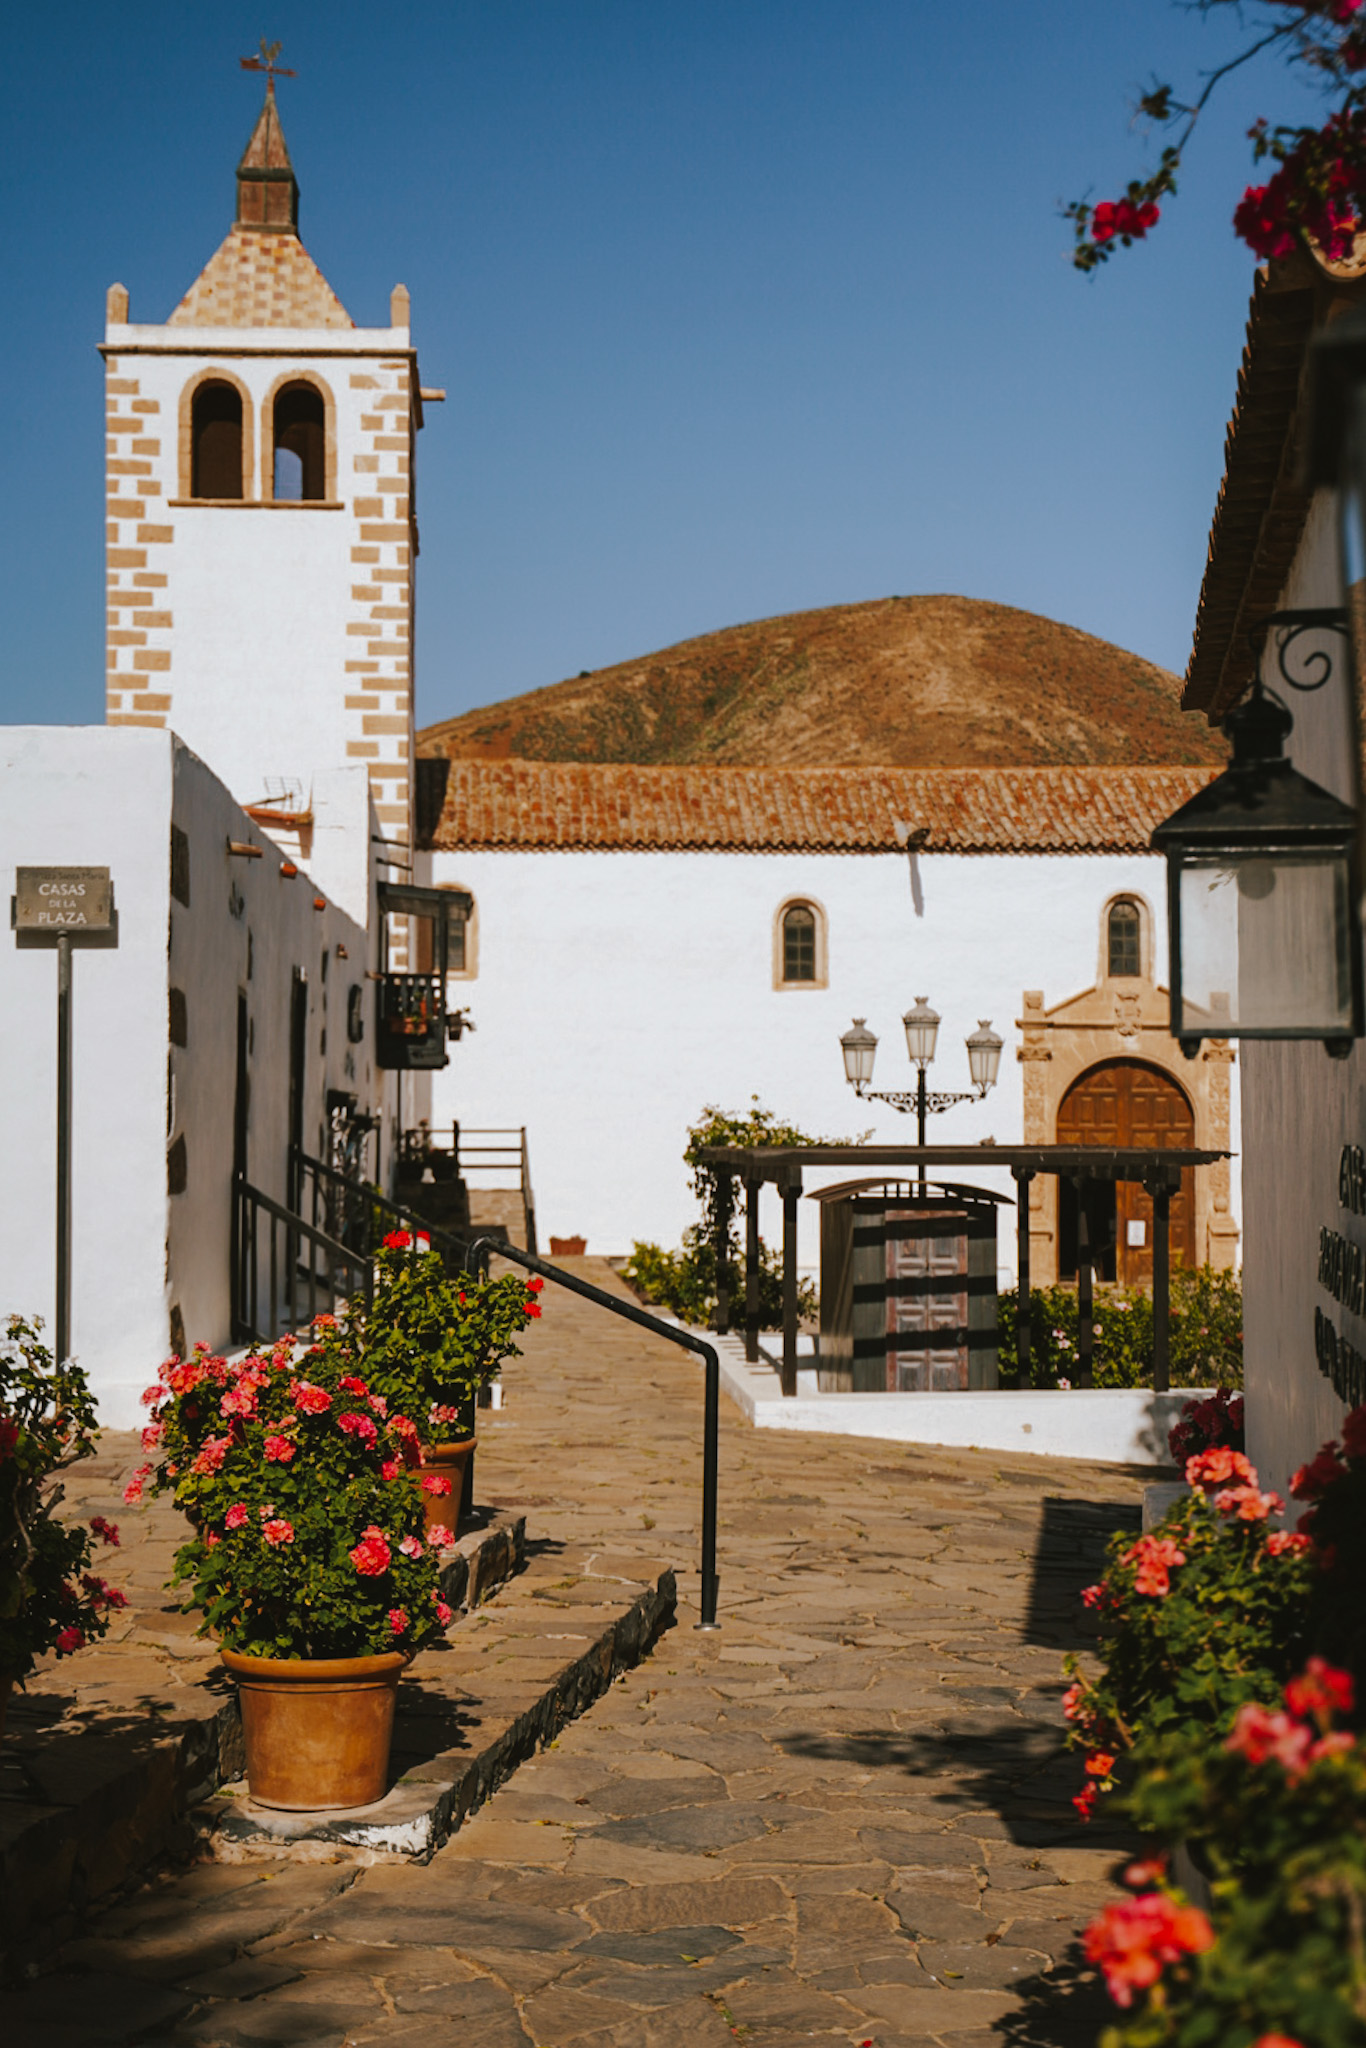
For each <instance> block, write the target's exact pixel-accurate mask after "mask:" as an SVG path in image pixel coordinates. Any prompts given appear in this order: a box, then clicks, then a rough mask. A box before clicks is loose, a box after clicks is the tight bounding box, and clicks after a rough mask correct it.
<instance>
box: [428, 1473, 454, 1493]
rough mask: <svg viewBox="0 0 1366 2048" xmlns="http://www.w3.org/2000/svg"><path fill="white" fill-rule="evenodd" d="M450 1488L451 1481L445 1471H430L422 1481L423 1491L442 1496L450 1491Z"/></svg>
mask: <svg viewBox="0 0 1366 2048" xmlns="http://www.w3.org/2000/svg"><path fill="white" fill-rule="evenodd" d="M450 1490H451V1482H450V1480H449V1479H448V1478H447V1477H446V1475H445V1473H444V1472H429V1473H428V1474H427V1476H426V1478H425V1479H424V1480H423V1482H422V1491H423V1492H424V1493H430V1494H435V1495H437V1496H441V1495H443V1494H447V1493H449V1492H450Z"/></svg>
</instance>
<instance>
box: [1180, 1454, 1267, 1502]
mask: <svg viewBox="0 0 1366 2048" xmlns="http://www.w3.org/2000/svg"><path fill="white" fill-rule="evenodd" d="M1230 1480H1236V1481H1238V1482H1239V1483H1240V1484H1241V1485H1245V1486H1255V1485H1256V1484H1257V1473H1256V1468H1255V1467H1254V1466H1252V1465H1250V1464H1249V1463H1248V1461H1247V1459H1246V1458H1245V1457H1244V1456H1243V1454H1242V1452H1241V1451H1234V1450H1230V1449H1229V1447H1228V1445H1227V1444H1220V1445H1219V1446H1217V1447H1216V1448H1215V1449H1214V1450H1212V1451H1197V1453H1196V1455H1195V1456H1194V1457H1193V1458H1187V1460H1186V1484H1187V1486H1203V1487H1204V1488H1205V1489H1206V1490H1207V1491H1208V1489H1209V1488H1210V1487H1212V1486H1227V1485H1228V1483H1229V1481H1230Z"/></svg>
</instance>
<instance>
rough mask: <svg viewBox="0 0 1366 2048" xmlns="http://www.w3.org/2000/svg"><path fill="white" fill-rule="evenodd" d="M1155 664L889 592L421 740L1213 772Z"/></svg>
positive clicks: (954, 602)
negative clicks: (1205, 769) (1205, 768)
mask: <svg viewBox="0 0 1366 2048" xmlns="http://www.w3.org/2000/svg"><path fill="white" fill-rule="evenodd" d="M1179 690H1180V684H1179V683H1178V681H1177V679H1176V677H1175V676H1173V675H1169V674H1168V673H1167V671H1166V670H1165V669H1160V668H1155V667H1154V666H1153V665H1152V663H1151V662H1147V661H1141V660H1140V659H1139V657H1138V656H1137V655H1136V654H1126V653H1125V652H1124V651H1123V649H1122V648H1119V647H1112V646H1111V645H1110V643H1109V642H1108V641H1106V640H1097V639H1095V638H1094V637H1093V636H1092V635H1091V634H1090V633H1082V632H1078V630H1077V629H1076V627H1074V626H1060V625H1058V624H1057V622H1056V621H1055V620H1053V619H1044V618H1039V617H1038V616H1037V615H1036V614H1035V613H1033V612H1021V611H1015V610H1014V609H1013V608H1012V607H1011V606H1009V605H1003V604H987V603H983V602H980V601H979V600H976V599H973V598H967V597H888V598H882V599H880V600H878V601H876V602H874V603H872V604H844V605H831V606H829V607H827V608H826V609H825V610H822V611H813V612H792V613H789V614H788V615H787V616H786V617H784V618H777V619H758V620H756V621H755V622H754V623H753V624H752V625H747V626H728V627H726V629H725V630H724V631H723V632H720V633H707V634H704V635H703V636H702V638H700V639H697V640H684V641H680V643H679V644H678V646H676V647H666V648H664V649H663V650H662V651H661V652H660V653H658V654H648V655H644V656H643V657H641V659H639V660H637V661H623V662H619V663H618V664H617V665H616V666H615V667H613V668H604V669H598V670H596V671H595V672H594V673H593V674H591V675H582V676H579V677H577V678H575V679H574V680H572V681H569V682H563V683H555V684H554V685H552V686H551V687H550V688H548V689H543V690H531V691H529V692H528V693H527V694H526V695H525V696H523V697H510V698H508V699H507V700H506V701H505V702H504V703H501V704H490V705H488V706H487V707H486V708H484V709H483V710H479V711H466V712H464V713H462V714H461V716H460V717H458V718H449V719H445V720H443V721H442V723H441V724H439V725H429V726H427V727H426V728H425V729H424V730H423V731H422V732H420V733H419V734H418V752H419V754H426V755H446V756H449V757H451V758H453V759H465V760H468V759H485V760H501V759H505V758H507V757H509V756H512V757H516V758H520V759H523V760H533V761H603V762H632V763H642V764H643V763H657V764H662V763H679V764H681V763H705V762H715V763H718V764H722V763H724V764H728V765H733V766H745V767H780V766H781V767H822V766H827V765H829V764H831V763H841V764H844V765H847V766H857V765H859V764H861V763H870V764H871V763H875V764H877V765H879V766H883V767H906V768H947V767H955V768H957V767H975V768H988V767H1040V768H1044V767H1051V766H1055V765H1059V766H1076V765H1091V766H1097V767H1104V766H1115V767H1129V768H1133V767H1145V766H1147V767H1167V766H1191V767H1196V766H1202V765H1205V764H1211V765H1217V764H1219V763H1221V762H1223V761H1224V760H1225V759H1226V758H1227V750H1226V748H1225V746H1224V742H1223V740H1222V739H1221V738H1220V736H1219V734H1218V733H1217V732H1215V731H1214V730H1213V729H1212V728H1211V727H1209V726H1208V725H1206V724H1205V722H1204V720H1203V718H1202V717H1200V716H1199V715H1198V714H1193V713H1190V712H1183V711H1182V710H1180V709H1179V707H1178V702H1177V698H1178V693H1179Z"/></svg>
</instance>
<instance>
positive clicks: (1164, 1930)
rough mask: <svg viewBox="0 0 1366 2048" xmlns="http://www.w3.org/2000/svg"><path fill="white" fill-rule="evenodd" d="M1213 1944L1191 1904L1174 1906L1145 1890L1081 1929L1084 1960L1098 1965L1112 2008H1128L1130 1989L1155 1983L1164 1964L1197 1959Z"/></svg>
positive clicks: (1204, 1922) (1205, 1924)
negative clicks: (1111, 2000) (1195, 1957)
mask: <svg viewBox="0 0 1366 2048" xmlns="http://www.w3.org/2000/svg"><path fill="white" fill-rule="evenodd" d="M1213 1945H1214V1929H1213V1928H1212V1927H1211V1926H1210V1924H1209V1921H1208V1920H1207V1919H1206V1918H1205V1916H1204V1914H1203V1913H1202V1912H1201V1911H1200V1910H1199V1908H1198V1907H1196V1906H1177V1905H1174V1904H1173V1902H1172V1901H1171V1900H1170V1899H1169V1898H1166V1897H1164V1895H1163V1894H1162V1893H1161V1892H1145V1893H1144V1894H1143V1895H1142V1896H1141V1897H1140V1898H1137V1899H1124V1900H1122V1901H1121V1902H1120V1903H1119V1904H1118V1905H1116V1906H1107V1907H1106V1908H1105V1911H1104V1912H1103V1913H1102V1914H1101V1915H1100V1918H1099V1919H1098V1920H1093V1921H1092V1922H1091V1925H1090V1926H1089V1927H1088V1928H1087V1930H1086V1960H1087V1961H1088V1962H1089V1963H1096V1964H1098V1965H1099V1967H1100V1970H1101V1974H1102V1975H1103V1976H1104V1978H1105V1988H1106V1990H1107V1991H1108V1992H1109V1994H1110V1996H1111V1998H1113V1999H1114V2001H1115V2004H1116V2005H1120V2006H1130V2005H1132V2004H1133V2002H1134V1993H1135V1991H1146V1990H1147V1989H1148V1988H1149V1986H1150V1985H1152V1984H1156V1982H1157V1980H1158V1978H1159V1977H1160V1976H1161V1975H1162V1972H1163V1969H1164V1968H1165V1967H1166V1965H1167V1964H1168V1963H1176V1962H1179V1961H1180V1960H1181V1958H1182V1956H1194V1955H1200V1954H1201V1953H1202V1952H1203V1951H1204V1950H1205V1949H1207V1948H1212V1947H1213Z"/></svg>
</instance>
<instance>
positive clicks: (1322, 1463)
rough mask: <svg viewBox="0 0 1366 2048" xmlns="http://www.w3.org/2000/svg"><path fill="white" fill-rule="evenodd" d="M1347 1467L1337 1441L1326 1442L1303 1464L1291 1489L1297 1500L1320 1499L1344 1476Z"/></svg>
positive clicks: (1291, 1483)
mask: <svg viewBox="0 0 1366 2048" xmlns="http://www.w3.org/2000/svg"><path fill="white" fill-rule="evenodd" d="M1346 1471H1347V1467H1346V1466H1345V1465H1344V1464H1343V1462H1342V1460H1341V1458H1340V1457H1339V1456H1338V1447H1337V1445H1336V1444H1335V1443H1329V1444H1324V1445H1323V1447H1322V1449H1321V1450H1319V1451H1317V1452H1316V1453H1315V1455H1314V1456H1313V1457H1312V1458H1311V1459H1310V1460H1309V1463H1308V1464H1307V1465H1301V1466H1300V1469H1299V1471H1298V1472H1297V1473H1296V1474H1295V1476H1294V1478H1293V1479H1292V1480H1291V1482H1290V1491H1291V1492H1292V1493H1293V1494H1294V1496H1295V1499H1296V1500H1319V1499H1320V1498H1321V1497H1322V1496H1323V1495H1324V1494H1325V1493H1326V1492H1327V1491H1328V1489H1329V1487H1330V1486H1333V1485H1335V1484H1336V1482H1337V1481H1338V1480H1339V1479H1341V1478H1343V1477H1344V1476H1345V1474H1346Z"/></svg>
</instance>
